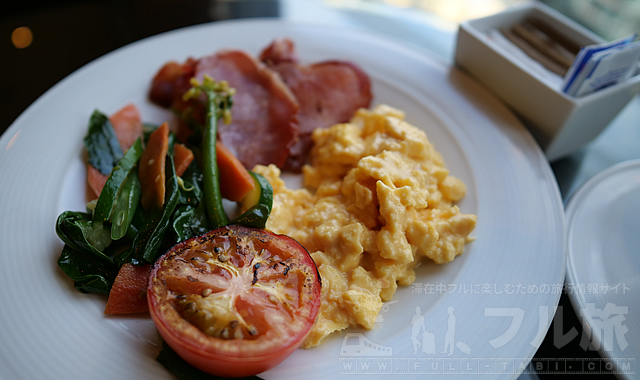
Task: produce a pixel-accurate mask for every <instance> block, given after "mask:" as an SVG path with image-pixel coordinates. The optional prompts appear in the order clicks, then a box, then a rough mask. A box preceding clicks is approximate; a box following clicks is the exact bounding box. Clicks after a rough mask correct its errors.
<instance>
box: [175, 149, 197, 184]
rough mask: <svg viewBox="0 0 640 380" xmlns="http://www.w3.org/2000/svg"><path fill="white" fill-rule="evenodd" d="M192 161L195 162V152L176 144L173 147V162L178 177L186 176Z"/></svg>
mask: <svg viewBox="0 0 640 380" xmlns="http://www.w3.org/2000/svg"><path fill="white" fill-rule="evenodd" d="M191 161H193V152H192V151H191V149H189V148H187V147H186V146H184V145H182V144H180V143H175V144H174V145H173V162H174V164H175V166H176V175H177V176H178V177H181V176H182V175H183V174H184V172H185V170H187V168H188V167H189V165H190V164H191Z"/></svg>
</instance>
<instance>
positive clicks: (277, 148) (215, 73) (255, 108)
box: [196, 50, 298, 168]
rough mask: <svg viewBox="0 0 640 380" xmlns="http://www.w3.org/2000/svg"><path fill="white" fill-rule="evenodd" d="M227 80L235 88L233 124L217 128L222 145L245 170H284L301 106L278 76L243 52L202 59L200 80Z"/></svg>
mask: <svg viewBox="0 0 640 380" xmlns="http://www.w3.org/2000/svg"><path fill="white" fill-rule="evenodd" d="M205 74H208V75H209V76H211V77H212V78H215V79H217V80H221V79H224V80H226V81H227V82H229V86H231V87H233V88H235V89H236V94H235V95H234V96H233V107H232V109H231V115H232V119H233V121H232V122H231V124H229V125H226V124H224V123H222V122H221V123H219V124H218V136H219V138H220V141H222V143H223V144H224V145H225V146H226V147H227V148H228V149H229V150H230V151H231V153H233V155H235V156H236V157H237V158H238V159H239V160H240V162H242V164H243V165H244V166H245V167H246V168H252V167H253V166H254V165H256V164H262V165H266V164H270V163H273V164H275V165H277V166H279V167H282V166H283V164H284V163H285V160H286V159H287V156H288V153H289V148H290V147H291V146H292V145H293V143H294V142H295V140H296V137H297V131H298V127H297V122H296V114H297V112H298V102H297V100H296V98H295V96H294V95H293V94H292V93H291V91H290V90H289V88H288V87H287V86H286V85H285V84H284V83H283V82H282V80H281V79H280V78H279V77H278V75H277V74H276V73H274V72H273V71H272V70H270V69H269V68H268V67H267V66H266V65H265V64H263V63H262V62H260V61H258V60H257V59H256V58H254V57H253V56H251V55H249V54H247V53H246V52H243V51H240V50H223V51H220V52H218V53H216V54H213V55H209V56H207V57H204V58H202V59H201V60H200V62H199V63H198V65H197V67H196V77H197V78H198V79H202V78H203V77H204V75H205Z"/></svg>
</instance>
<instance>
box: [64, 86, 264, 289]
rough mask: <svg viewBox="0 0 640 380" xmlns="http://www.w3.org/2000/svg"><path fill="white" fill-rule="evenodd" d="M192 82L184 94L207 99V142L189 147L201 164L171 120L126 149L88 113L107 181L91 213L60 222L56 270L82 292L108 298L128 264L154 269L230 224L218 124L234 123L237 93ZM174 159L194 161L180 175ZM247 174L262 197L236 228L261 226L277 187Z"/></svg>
mask: <svg viewBox="0 0 640 380" xmlns="http://www.w3.org/2000/svg"><path fill="white" fill-rule="evenodd" d="M192 84H193V85H194V86H193V87H192V90H190V91H188V92H187V93H186V94H185V96H186V97H190V98H195V97H199V96H202V94H204V95H205V96H206V98H207V99H208V100H207V102H206V104H207V121H206V125H205V126H199V128H201V130H202V135H203V139H202V142H201V144H200V145H193V146H190V147H189V148H188V149H187V150H189V151H190V152H194V153H193V154H192V155H191V158H193V156H194V155H195V156H197V159H196V160H189V158H184V156H185V154H181V153H180V152H181V150H184V149H185V147H184V146H183V145H181V144H179V143H177V142H176V138H175V135H174V134H173V133H170V132H169V128H168V124H167V123H165V124H163V125H161V126H152V125H145V131H144V134H143V136H141V137H139V138H138V139H137V140H135V143H134V144H133V145H132V146H131V147H129V148H128V149H127V150H126V152H123V151H122V148H121V147H120V143H119V141H118V138H117V137H116V134H115V131H114V128H113V126H112V124H111V122H110V121H109V118H108V117H107V116H106V115H104V114H102V113H101V112H99V111H94V113H93V115H92V116H91V118H90V120H89V126H88V132H87V136H86V137H85V139H84V144H85V147H86V149H87V152H88V163H89V165H91V166H92V167H93V168H95V169H97V170H98V171H99V172H100V173H102V174H103V175H106V176H108V179H107V181H106V183H105V184H104V187H103V189H102V191H101V192H100V196H99V197H98V199H97V201H95V202H90V204H89V205H88V209H87V211H86V212H76V211H65V212H63V213H62V214H61V215H60V216H59V217H58V220H57V223H56V232H57V234H58V236H59V237H60V239H62V241H63V242H64V243H65V246H64V249H63V251H62V254H61V255H60V258H59V259H58V265H59V266H60V268H61V269H62V270H63V272H64V273H65V274H66V275H67V276H69V277H70V278H71V279H72V280H73V281H74V284H75V287H76V288H77V289H78V290H80V291H82V292H87V293H98V294H109V292H110V290H111V287H112V285H113V283H114V280H115V278H116V276H117V274H118V272H119V270H120V268H121V267H122V266H123V264H126V263H129V264H133V265H136V266H141V265H144V264H153V263H154V262H155V261H156V259H157V258H158V257H159V256H160V255H161V254H162V253H164V252H165V251H166V250H167V249H168V248H170V247H171V246H173V245H174V244H176V243H179V242H181V241H184V240H187V239H189V238H191V237H194V236H197V235H201V234H203V233H205V232H207V231H209V230H211V229H213V228H216V227H220V226H224V225H226V224H228V223H229V220H228V218H227V215H226V214H225V211H224V208H223V205H222V198H223V195H222V193H221V191H220V179H219V177H220V170H219V167H218V164H217V160H216V156H217V154H219V152H218V151H219V150H220V149H216V130H217V128H216V127H217V122H218V119H220V118H222V119H224V120H226V121H229V119H230V115H231V114H230V108H231V105H232V95H233V89H230V88H229V87H228V85H227V84H226V82H216V81H215V80H213V79H211V78H208V77H207V78H205V79H204V80H203V83H202V84H200V83H198V82H197V81H195V82H194V83H192ZM218 145H219V144H218ZM223 149H224V147H223ZM223 154H225V153H223ZM226 155H227V156H228V155H230V153H228V151H226ZM177 156H179V160H180V162H179V163H178V164H179V165H180V166H182V167H184V166H185V165H184V164H185V160H187V161H191V162H190V163H187V165H186V169H182V170H181V171H182V172H181V173H176V166H177V165H176V159H177ZM249 174H250V176H251V177H250V178H251V179H250V181H252V182H253V183H254V185H253V186H252V187H253V190H252V191H251V193H250V195H251V197H252V198H256V195H255V193H256V192H258V193H262V194H263V196H262V197H257V199H256V201H257V203H255V204H253V205H251V206H250V207H247V208H248V210H247V211H246V212H244V213H243V214H241V215H240V216H239V217H238V218H237V219H235V220H233V221H232V223H233V224H243V225H247V226H252V227H260V228H262V227H264V223H265V222H266V219H267V217H268V215H269V212H270V210H271V197H270V195H269V194H271V192H272V190H271V188H270V185H269V182H267V181H266V180H265V179H264V178H262V177H261V176H260V175H257V174H255V173H249ZM227 186H228V184H227ZM243 198H244V197H243Z"/></svg>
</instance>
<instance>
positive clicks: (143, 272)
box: [104, 263, 151, 314]
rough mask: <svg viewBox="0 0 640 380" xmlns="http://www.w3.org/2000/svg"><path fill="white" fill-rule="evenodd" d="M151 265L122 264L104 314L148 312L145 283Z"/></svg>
mask: <svg viewBox="0 0 640 380" xmlns="http://www.w3.org/2000/svg"><path fill="white" fill-rule="evenodd" d="M150 273H151V265H149V264H147V265H143V266H136V265H133V264H129V263H127V264H123V265H122V267H121V268H120V271H119V272H118V275H117V276H116V279H115V281H114V282H113V286H112V287H111V291H110V292H109V299H108V300H107V305H106V307H105V308H104V313H105V314H133V313H144V312H146V311H149V307H148V306H147V283H148V281H149V274H150Z"/></svg>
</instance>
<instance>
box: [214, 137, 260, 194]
mask: <svg viewBox="0 0 640 380" xmlns="http://www.w3.org/2000/svg"><path fill="white" fill-rule="evenodd" d="M216 158H217V159H218V170H219V171H220V192H221V193H222V197H224V198H226V199H228V200H230V201H233V202H240V201H241V200H242V198H244V197H245V195H247V194H248V193H249V192H250V191H251V190H253V188H254V187H255V184H254V182H253V177H251V174H249V172H248V171H247V169H246V168H245V167H244V166H243V165H242V163H241V162H240V161H239V160H238V159H237V158H236V156H234V155H233V153H231V152H230V151H229V149H227V147H225V146H224V145H222V143H221V142H220V141H218V142H216Z"/></svg>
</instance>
